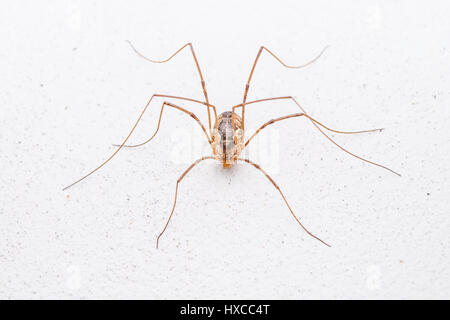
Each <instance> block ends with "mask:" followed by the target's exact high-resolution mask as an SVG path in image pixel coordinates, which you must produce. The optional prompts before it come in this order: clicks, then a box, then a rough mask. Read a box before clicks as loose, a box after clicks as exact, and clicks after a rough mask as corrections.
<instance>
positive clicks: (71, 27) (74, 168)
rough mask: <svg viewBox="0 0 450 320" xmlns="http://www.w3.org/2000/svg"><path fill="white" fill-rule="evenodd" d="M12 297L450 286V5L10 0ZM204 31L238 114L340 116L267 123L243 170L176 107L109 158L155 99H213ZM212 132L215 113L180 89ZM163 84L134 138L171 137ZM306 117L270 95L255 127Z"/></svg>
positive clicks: (363, 292) (2, 282)
mask: <svg viewBox="0 0 450 320" xmlns="http://www.w3.org/2000/svg"><path fill="white" fill-rule="evenodd" d="M1 6H2V7H8V9H7V10H0V40H1V46H0V70H1V71H0V88H1V90H0V110H1V112H0V139H1V143H0V145H1V147H0V172H1V173H0V203H1V206H0V298H4V299H8V298H32V299H39V298H76V299H88V298H149V299H153V298H255V299H260V298H272V299H304V298H333V299H338V298H362V299H365V298H375V299H378V298H389V299H393V298H449V297H450V255H449V253H450V252H449V250H450V249H449V243H450V241H449V240H450V239H449V237H450V235H449V234H450V233H449V230H450V222H449V215H450V202H449V191H450V181H449V176H450V166H449V163H450V161H449V157H450V126H449V123H450V81H449V80H450V36H449V35H450V20H449V19H448V17H449V16H450V5H449V4H448V1H433V5H429V4H428V2H425V1H308V2H306V3H302V2H301V1H286V2H284V1H271V2H266V1H257V2H256V1H255V2H252V1H246V2H242V1H223V2H215V3H214V4H213V3H212V2H209V1H177V2H174V1H127V2H125V1H120V2H119V1H96V2H95V3H94V2H87V1H29V2H27V1H20V2H19V1H18V2H16V1H2V4H1ZM125 40H130V41H132V42H133V44H134V45H135V46H136V48H138V49H139V50H140V51H142V52H143V53H145V54H146V55H147V56H149V57H151V58H155V59H163V58H166V57H168V55H169V54H171V53H173V52H174V51H175V50H176V49H178V48H179V47H181V46H182V45H183V44H184V43H186V42H188V41H191V42H192V43H193V44H194V48H195V50H196V53H197V55H198V58H199V61H200V65H201V67H202V71H203V74H204V77H205V80H206V87H207V89H208V94H209V98H210V101H211V103H213V104H214V105H215V106H216V107H217V110H218V112H219V113H221V112H224V111H227V110H230V109H231V107H232V106H233V105H236V104H239V103H240V102H241V101H242V96H243V92H244V89H245V83H246V81H247V78H248V75H249V72H250V69H251V64H252V63H253V60H254V59H255V57H256V54H257V51H258V49H259V47H260V46H261V45H265V46H266V47H267V48H269V49H270V50H272V51H273V52H274V53H276V54H277V55H279V56H280V57H281V58H282V59H284V60H285V61H286V63H288V64H294V65H295V64H302V63H304V62H306V61H308V60H310V59H311V58H313V57H314V56H315V55H317V54H318V53H319V52H320V51H321V49H322V48H323V47H324V46H325V45H330V48H329V49H328V50H327V51H326V52H325V53H324V55H323V56H322V57H321V58H320V59H319V60H318V61H316V62H315V63H314V64H312V65H310V66H308V67H306V68H304V69H301V70H290V69H286V68H283V66H282V65H280V64H279V63H278V62H277V61H276V60H274V59H273V58H272V57H271V56H270V55H269V54H267V53H266V52H264V53H263V54H262V56H261V59H260V62H259V64H258V66H257V68H256V70H255V73H254V76H253V79H252V85H251V86H250V91H249V96H248V100H249V101H250V100H255V99H260V98H267V97H274V96H286V95H293V96H295V97H296V98H297V100H298V101H299V103H300V104H301V105H302V106H303V107H304V108H305V109H306V111H307V112H308V114H309V115H311V116H312V117H314V118H315V119H317V120H318V121H320V122H322V123H323V124H325V125H327V126H328V127H330V128H333V129H337V130H365V129H372V128H380V127H381V128H385V129H386V130H384V131H383V132H376V133H368V134H358V135H343V134H337V133H331V134H330V137H332V138H333V139H335V140H336V142H337V143H339V144H340V145H342V146H343V147H345V148H346V149H348V150H349V151H351V152H353V153H355V154H357V155H359V156H362V157H365V158H367V159H370V160H371V161H374V162H377V163H381V164H383V165H385V166H388V167H390V168H392V169H394V170H396V171H398V172H400V173H401V174H402V176H401V177H397V176H395V175H394V174H392V173H391V172H389V171H387V170H384V169H382V168H380V167H376V166H373V165H371V164H368V163H365V162H363V161H361V160H359V159H356V158H354V157H352V156H350V155H348V154H346V153H345V152H343V151H342V150H340V149H339V148H338V147H336V146H335V145H333V144H332V143H331V142H330V141H328V140H327V139H326V138H325V137H324V136H323V135H321V133H320V132H319V131H318V130H317V129H316V128H315V127H314V126H313V125H312V124H311V123H310V122H309V121H308V120H307V119H304V118H293V119H288V120H284V121H281V122H279V123H277V124H274V125H271V126H269V127H267V128H266V129H264V130H263V131H262V132H261V133H260V134H259V135H258V136H257V137H256V138H255V139H254V140H253V141H252V143H251V144H250V145H249V148H248V149H246V150H245V154H244V155H243V156H245V157H249V158H250V159H252V160H253V161H255V162H257V163H259V164H260V165H261V167H262V168H263V169H265V170H266V171H267V173H268V174H270V175H271V176H272V178H273V179H274V180H275V181H276V183H277V184H278V185H279V186H280V188H281V190H282V191H283V192H284V194H285V196H286V199H287V200H288V201H289V203H290V205H291V207H292V209H293V211H294V212H295V213H296V214H297V215H298V216H299V218H300V219H301V221H302V223H304V225H305V226H306V227H307V228H309V229H310V230H311V232H313V233H314V234H316V235H317V236H319V237H321V238H322V239H324V240H325V241H327V242H328V243H330V244H331V248H328V247H326V246H324V245H323V244H322V243H320V242H319V241H317V240H315V239H313V238H312V237H310V236H309V235H308V234H307V233H305V232H304V231H303V230H302V229H301V228H300V227H299V225H298V224H297V223H296V221H295V220H294V219H293V217H292V216H291V214H290V212H289V210H288V208H287V207H286V205H285V204H284V202H283V199H282V198H281V196H280V194H279V193H278V192H277V190H276V189H275V188H274V187H273V185H271V184H270V181H269V180H267V179H266V178H265V177H264V175H263V174H261V173H260V172H258V171H257V170H256V169H255V168H253V167H252V166H250V165H248V164H246V163H239V164H236V165H234V166H233V167H231V168H230V169H223V168H222V166H221V164H220V163H219V162H217V161H212V160H210V161H205V162H204V163H201V164H199V165H198V166H197V167H195V168H194V169H193V170H192V171H191V172H190V173H189V174H188V175H187V176H186V177H185V179H184V180H183V181H182V183H181V184H180V187H179V192H178V201H177V207H176V210H175V213H174V216H173V219H172V221H171V224H170V225H169V227H168V228H167V230H166V232H165V234H164V235H163V236H162V237H161V241H160V246H159V249H158V250H157V249H156V237H157V235H158V234H159V233H160V232H161V230H162V228H163V227H164V224H165V222H166V220H167V217H168V215H169V213H170V210H171V208H172V204H173V197H174V192H175V183H176V181H177V179H178V177H179V176H180V175H181V174H182V172H183V171H184V170H185V169H186V168H187V167H188V166H189V164H190V163H192V162H193V161H194V160H195V159H198V158H200V157H201V156H209V155H211V150H210V148H209V147H208V143H207V141H206V139H205V136H204V134H203V132H202V130H201V128H200V127H199V126H198V125H197V123H196V122H195V121H194V120H193V119H192V118H190V117H189V116H188V115H186V114H183V113H181V112H178V111H176V110H174V109H172V110H170V108H169V109H168V110H166V111H164V116H163V119H162V121H161V126H160V130H159V133H158V135H157V136H156V137H155V139H153V141H152V142H151V143H149V144H146V145H145V146H142V147H140V148H133V149H127V150H121V151H120V152H119V153H118V154H117V156H116V157H115V158H114V159H113V160H112V161H111V162H110V163H108V164H107V165H106V166H105V167H103V168H102V169H101V170H99V171H98V172H96V173H95V174H94V175H92V176H90V177H89V178H88V179H86V180H85V181H83V182H81V183H79V184H77V185H75V186H73V187H72V188H70V189H68V190H66V191H62V188H63V187H64V186H66V185H68V184H70V183H71V182H73V181H75V180H77V179H78V178H80V177H81V176H83V175H84V174H86V173H88V172H89V171H90V170H92V169H94V168H95V166H96V165H98V164H100V163H101V162H102V161H103V160H105V159H106V158H107V157H108V156H109V155H111V154H112V153H113V152H114V150H115V147H114V146H113V145H112V144H114V143H120V142H121V141H123V139H124V138H125V137H126V136H127V134H128V132H129V130H130V129H131V127H132V126H133V124H134V122H135V121H136V119H137V118H138V116H139V114H140V112H141V110H142V109H143V107H144V106H145V104H146V103H147V101H148V99H149V98H150V97H151V95H152V94H153V93H164V94H172V95H177V96H185V97H191V98H194V99H203V96H202V93H203V92H202V88H201V84H200V79H199V77H198V74H197V71H196V69H195V65H194V62H193V59H192V56H191V55H190V52H189V51H188V50H186V51H183V52H181V53H180V54H179V55H177V56H176V57H175V58H174V59H173V60H172V61H170V62H169V63H166V64H151V63H149V62H147V61H145V60H143V59H141V58H139V57H138V56H137V55H136V54H135V53H134V52H133V51H132V50H131V48H130V47H129V46H128V44H127V43H126V42H125ZM167 100H168V101H171V102H172V103H177V104H178V105H180V106H181V107H183V108H186V109H188V110H190V111H192V112H194V113H195V114H196V115H197V116H198V117H199V118H200V120H201V121H202V122H203V123H204V124H205V125H206V126H208V121H207V113H206V108H205V107H204V106H202V105H198V104H196V103H191V102H187V101H175V100H170V99H167ZM163 101H164V99H161V98H156V99H155V100H154V101H153V102H152V104H151V105H150V107H149V110H148V112H147V113H146V114H145V115H144V117H143V119H142V122H141V123H140V124H139V126H138V127H137V129H136V132H135V133H134V134H133V135H132V137H131V138H130V143H140V142H143V141H145V140H146V139H148V138H149V137H150V136H151V134H152V133H153V132H154V130H155V128H156V125H157V119H158V116H159V111H160V106H161V104H162V102H163ZM298 112H300V111H299V109H298V107H297V106H296V105H295V104H294V103H292V101H286V100H285V101H270V102H266V103H259V104H252V105H249V106H248V107H247V112H246V117H245V121H246V132H245V134H246V136H247V137H249V136H250V135H251V134H252V133H253V132H254V131H255V130H256V129H257V128H258V127H259V126H260V125H262V124H263V123H264V122H265V121H268V120H270V119H273V118H277V117H281V116H284V115H287V114H291V113H298Z"/></svg>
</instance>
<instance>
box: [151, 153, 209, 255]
mask: <svg viewBox="0 0 450 320" xmlns="http://www.w3.org/2000/svg"><path fill="white" fill-rule="evenodd" d="M206 159H212V160H215V158H214V157H202V158H200V159H198V160H196V161H195V162H194V163H193V164H191V165H190V166H189V168H187V169H186V171H184V172H183V174H182V175H181V176H180V177H179V178H178V180H177V185H176V188H175V200H174V202H173V206H172V211H171V212H170V215H169V218H168V219H167V222H166V225H165V226H164V229H163V231H161V233H160V234H159V235H158V238H157V239H156V249H158V245H159V238H161V236H162V235H163V233H164V232H165V231H166V229H167V226H168V225H169V222H170V219H172V215H173V212H174V210H175V206H176V204H177V196H178V184H179V183H180V182H181V180H183V178H184V177H185V176H186V175H187V174H188V172H189V171H191V169H192V168H194V167H195V166H196V165H197V164H199V163H200V162H202V161H203V160H206Z"/></svg>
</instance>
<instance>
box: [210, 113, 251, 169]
mask: <svg viewBox="0 0 450 320" xmlns="http://www.w3.org/2000/svg"><path fill="white" fill-rule="evenodd" d="M232 115H233V112H232V111H226V112H223V113H221V114H220V115H219V117H218V118H217V122H216V123H215V125H214V128H215V129H214V135H213V137H214V138H213V141H212V143H211V147H212V149H213V153H214V155H215V158H216V159H217V160H219V161H220V162H221V163H222V165H223V167H224V168H229V167H231V165H232V164H233V163H235V162H236V161H237V159H238V158H239V155H240V154H241V152H242V150H243V149H244V135H243V134H242V121H241V118H240V117H239V116H238V115H236V114H235V115H234V117H235V121H234V130H233V116H232Z"/></svg>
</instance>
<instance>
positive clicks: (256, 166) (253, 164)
mask: <svg viewBox="0 0 450 320" xmlns="http://www.w3.org/2000/svg"><path fill="white" fill-rule="evenodd" d="M238 161H243V162H247V163H249V164H251V165H252V166H254V167H255V168H256V169H258V170H259V171H261V172H262V173H263V174H264V175H265V176H266V178H267V179H269V181H270V182H271V183H272V184H273V186H274V187H275V189H277V190H278V192H279V193H280V194H281V197H282V198H283V200H284V202H285V203H286V205H287V207H288V208H289V211H290V212H291V214H292V216H293V217H294V219H295V220H296V221H297V223H298V224H299V225H300V227H302V229H303V230H305V232H306V233H307V234H309V235H310V236H311V237H313V238H315V239H317V240H319V241H320V242H322V243H323V244H324V245H326V246H328V247H331V246H330V245H329V244H328V243H326V242H325V241H323V240H322V239H320V238H319V237H317V236H315V235H314V234H312V233H311V232H310V231H309V230H308V229H307V228H306V227H305V226H304V225H303V224H302V223H301V222H300V219H299V218H298V217H297V216H296V215H295V213H294V211H292V208H291V206H290V205H289V203H288V202H287V200H286V198H285V197H284V194H283V192H282V191H281V189H280V187H279V186H278V185H277V184H276V183H275V181H274V180H273V179H272V178H271V177H270V176H269V175H268V174H267V172H265V171H264V170H263V169H262V168H261V167H260V166H259V165H258V164H256V163H254V162H252V161H250V160H249V159H238Z"/></svg>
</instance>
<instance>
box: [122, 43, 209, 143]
mask: <svg viewBox="0 0 450 320" xmlns="http://www.w3.org/2000/svg"><path fill="white" fill-rule="evenodd" d="M127 42H128V43H129V45H130V46H131V48H132V49H133V50H134V52H136V54H137V55H139V56H140V57H141V58H144V59H145V60H147V61H150V62H153V63H164V62H168V61H169V60H171V59H172V58H173V57H175V56H176V55H177V54H178V53H179V52H180V51H181V50H183V49H184V48H186V47H190V48H191V53H192V57H193V58H194V62H195V65H196V67H197V71H198V74H199V76H200V82H201V85H202V89H203V95H204V96H205V101H206V106H207V110H208V124H209V133H210V135H211V136H212V131H211V113H210V111H209V108H212V109H213V111H214V118H215V120H216V122H217V112H216V108H215V107H214V106H213V105H211V104H210V103H209V99H208V92H207V91H206V83H205V80H204V79H203V74H202V70H201V69H200V64H199V63H198V60H197V56H196V55H195V51H194V47H193V46H192V44H191V43H186V44H185V45H184V46H182V47H181V48H180V49H178V50H177V51H175V53H174V54H172V55H171V56H170V57H169V58H167V59H165V60H152V59H149V58H147V57H146V56H144V55H143V54H142V53H140V52H139V51H137V50H136V48H135V47H134V46H133V44H132V43H131V42H130V41H128V40H127Z"/></svg>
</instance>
